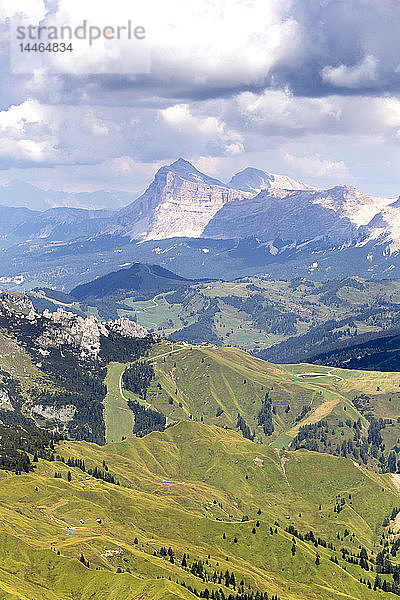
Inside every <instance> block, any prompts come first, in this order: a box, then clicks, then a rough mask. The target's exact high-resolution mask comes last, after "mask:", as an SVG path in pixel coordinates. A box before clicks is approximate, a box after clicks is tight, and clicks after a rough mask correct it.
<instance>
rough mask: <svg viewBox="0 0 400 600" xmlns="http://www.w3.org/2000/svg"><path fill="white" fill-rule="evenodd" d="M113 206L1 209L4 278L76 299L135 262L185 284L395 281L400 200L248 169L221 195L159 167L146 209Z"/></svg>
mask: <svg viewBox="0 0 400 600" xmlns="http://www.w3.org/2000/svg"><path fill="white" fill-rule="evenodd" d="M42 191H43V190H42ZM127 199H128V198H127V197H126V198H125V200H127ZM129 199H131V198H129ZM0 205H1V188H0ZM113 206H115V207H116V210H108V209H103V210H88V209H82V208H70V207H57V208H50V209H48V210H46V211H42V212H38V211H29V210H28V209H24V208H18V209H12V208H6V207H1V206H0V216H1V214H2V213H3V214H4V215H5V218H4V220H3V223H2V225H0V240H1V244H2V249H3V252H4V254H3V256H1V255H0V267H1V268H2V269H3V275H2V277H5V278H7V277H8V278H9V277H10V276H11V277H17V278H18V281H22V280H23V279H31V278H32V279H34V282H35V283H34V285H35V286H36V285H37V283H38V282H40V285H47V286H49V285H50V286H56V287H58V288H63V289H65V288H69V289H71V288H72V287H75V286H76V285H77V284H79V283H83V282H84V281H90V280H91V279H94V278H95V277H96V276H99V275H100V276H103V275H104V274H105V273H107V272H109V271H110V270H111V269H115V268H118V267H122V266H124V265H126V264H127V263H132V262H136V261H140V262H145V263H150V264H151V263H154V262H158V263H159V264H161V265H163V266H164V267H166V268H167V269H168V268H170V270H172V271H174V272H177V273H180V274H181V275H185V276H186V277H188V278H189V279H190V278H192V277H200V278H210V277H222V278H232V277H238V276H243V275H246V274H256V273H261V274H262V273H265V272H269V273H270V274H271V276H274V277H277V276H278V277H282V276H285V277H286V276H289V277H297V276H309V275H310V274H312V273H314V271H316V270H317V271H319V272H320V274H319V275H318V277H319V278H321V277H322V278H323V277H326V278H332V277H343V276H345V275H351V274H357V275H360V276H364V277H370V276H373V277H376V276H380V275H379V274H380V273H381V274H382V273H384V276H385V277H386V276H387V273H390V275H391V276H395V277H399V276H400V260H399V259H400V255H399V256H398V251H399V250H400V226H399V225H398V223H400V202H399V200H393V199H389V198H379V197H374V196H369V195H367V194H363V193H362V192H360V191H359V190H358V189H356V188H355V187H352V186H347V185H338V186H335V187H333V188H331V189H325V190H324V189H316V188H310V187H309V186H307V185H305V184H303V183H301V182H297V181H295V180H293V179H291V178H290V177H286V176H284V175H272V174H270V173H266V172H264V171H261V170H259V169H254V168H251V167H248V168H246V169H244V170H242V171H240V172H239V173H237V174H236V175H234V176H233V177H232V178H231V179H230V181H229V182H228V183H223V182H222V181H220V180H218V179H216V178H214V177H210V176H208V175H206V174H204V173H201V172H200V171H199V170H198V169H197V168H196V167H194V166H193V165H192V164H191V163H190V162H188V161H186V160H184V159H182V158H180V159H178V160H177V161H175V162H174V163H172V164H170V165H166V166H163V167H161V168H160V169H159V170H158V171H157V173H156V174H155V177H154V179H153V181H152V182H151V184H150V185H149V187H148V188H147V189H146V190H145V192H144V193H143V194H142V195H141V196H140V197H139V198H134V199H133V201H131V202H130V203H128V204H126V205H125V206H123V207H122V208H118V202H117V201H115V202H114V204H113ZM168 240H171V242H170V244H169V243H168ZM203 240H204V241H203ZM166 241H167V244H165V243H163V242H166ZM214 241H215V242H214ZM225 241H228V243H225ZM220 242H221V243H220ZM92 253H93V254H92ZM199 253H201V254H199ZM78 255H79V257H78ZM315 255H317V256H315ZM345 255H346V256H345ZM61 256H63V257H65V258H64V259H62V262H63V263H64V262H65V265H66V266H67V268H66V269H64V264H61V263H60V264H59V263H58V262H57V260H58V258H60V260H61ZM119 259H122V260H119ZM23 265H26V266H25V267H24V266H23ZM28 265H29V266H28ZM215 265H216V267H217V269H218V270H217V271H216V270H215ZM279 265H282V268H281V267H280V266H279ZM283 265H285V268H286V266H287V269H289V271H285V272H284V274H282V273H283V271H282V269H283ZM322 265H323V266H322ZM350 265H353V266H351V267H350ZM71 269H72V270H71ZM193 269H195V272H194V273H193ZM321 269H323V270H324V273H322V270H321ZM325 271H326V273H325ZM392 271H393V272H392ZM57 272H59V273H60V277H59V276H58V275H56V273H57ZM63 273H64V275H62V274H63ZM20 276H21V277H22V279H21V277H20ZM5 281H6V280H5ZM16 281H17V280H16ZM63 286H64V287H63Z"/></svg>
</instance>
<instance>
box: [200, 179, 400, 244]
mask: <svg viewBox="0 0 400 600" xmlns="http://www.w3.org/2000/svg"><path fill="white" fill-rule="evenodd" d="M389 202H390V201H389V200H388V199H385V198H374V197H371V196H367V195H365V194H362V193H361V192H359V191H358V190H357V189H356V188H353V187H348V186H337V187H334V188H332V189H330V190H279V189H276V190H275V189H269V190H265V191H262V192H260V194H258V195H257V196H256V197H255V198H250V199H246V200H243V201H242V202H237V203H234V204H233V203H232V204H230V205H226V206H224V207H223V208H222V209H221V210H220V211H219V212H218V213H217V214H216V215H215V217H214V218H213V219H212V220H211V221H210V222H209V223H208V225H207V227H206V228H205V230H204V232H203V237H210V238H244V237H247V236H255V237H257V238H258V239H259V240H263V241H271V240H274V239H277V238H281V239H283V240H291V241H305V240H311V239H316V238H318V237H327V238H329V239H331V240H332V241H333V242H335V243H337V244H341V243H343V242H352V241H355V240H357V239H359V238H365V237H367V236H368V235H370V230H369V228H368V224H369V222H370V221H371V219H373V218H374V216H375V215H376V214H378V213H379V211H381V210H382V209H383V208H384V207H385V206H386V205H387V204H388V203H389Z"/></svg>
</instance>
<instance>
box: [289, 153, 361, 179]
mask: <svg viewBox="0 0 400 600" xmlns="http://www.w3.org/2000/svg"><path fill="white" fill-rule="evenodd" d="M284 160H285V162H286V163H287V164H288V168H289V169H290V170H291V171H293V170H294V169H295V170H296V172H300V173H302V174H304V175H305V176H311V177H324V178H328V177H332V176H335V177H338V176H340V177H348V175H349V171H348V169H347V167H346V165H345V163H344V161H343V160H339V161H334V160H327V159H323V158H321V156H320V155H319V154H313V155H310V156H294V155H293V154H289V153H285V155H284Z"/></svg>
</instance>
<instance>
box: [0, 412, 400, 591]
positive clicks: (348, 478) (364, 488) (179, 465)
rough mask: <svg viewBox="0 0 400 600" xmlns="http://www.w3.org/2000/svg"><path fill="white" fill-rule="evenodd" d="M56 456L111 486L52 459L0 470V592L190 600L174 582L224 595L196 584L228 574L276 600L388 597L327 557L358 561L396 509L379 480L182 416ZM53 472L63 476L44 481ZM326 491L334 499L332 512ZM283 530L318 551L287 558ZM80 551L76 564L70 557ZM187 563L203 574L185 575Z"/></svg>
mask: <svg viewBox="0 0 400 600" xmlns="http://www.w3.org/2000/svg"><path fill="white" fill-rule="evenodd" d="M57 452H59V454H60V455H62V456H64V458H65V459H67V458H68V457H75V458H81V459H84V460H85V464H86V469H88V468H89V467H92V468H93V467H94V466H98V467H101V465H102V464H103V461H105V462H106V464H107V465H108V468H109V471H110V472H112V473H113V474H115V475H116V476H117V478H118V479H119V481H120V483H121V485H119V486H116V485H112V484H107V483H105V482H102V481H100V480H96V479H94V478H93V477H90V476H88V475H87V473H84V472H82V471H81V470H80V469H77V468H75V467H67V466H66V465H65V464H64V463H62V462H60V461H55V462H53V463H49V462H46V461H44V460H41V459H40V460H39V464H38V466H37V469H36V471H35V473H33V474H24V475H20V476H17V475H14V474H8V473H5V472H0V519H1V522H2V534H1V536H0V590H3V596H2V595H1V593H0V598H1V597H4V598H7V599H11V598H23V599H24V600H25V599H29V600H33V599H34V600H36V599H38V598H45V599H46V600H47V599H49V600H53V599H55V598H61V599H62V600H64V599H68V600H72V599H74V600H75V599H78V598H79V599H80V600H86V599H87V600H89V598H90V599H91V600H103V599H104V600H105V599H106V598H107V599H110V598H113V599H114V598H115V599H118V600H119V599H120V598H124V599H125V598H127V599H129V600H133V599H135V598H142V597H143V598H145V597H146V598H148V600H156V599H157V600H158V599H159V600H161V599H163V600H164V599H165V600H189V599H190V598H194V596H193V594H190V592H188V590H187V589H185V588H184V587H182V586H181V585H180V584H182V583H185V585H186V586H191V587H192V588H196V589H197V591H198V592H200V591H201V590H204V589H205V588H206V587H207V588H208V589H209V590H218V589H220V588H221V589H223V590H224V592H225V595H226V596H228V595H229V593H232V592H233V591H234V590H233V587H232V585H230V587H229V588H227V587H225V585H224V580H223V581H222V582H218V580H217V581H216V582H213V581H210V580H209V579H213V578H214V577H215V576H214V575H213V574H214V572H217V573H218V572H220V571H222V573H225V572H226V570H227V569H228V570H229V571H230V572H233V573H234V574H235V579H236V582H241V581H242V580H243V584H244V588H245V590H248V587H249V586H250V588H251V589H252V590H254V591H256V590H257V589H258V590H261V591H268V592H269V593H270V594H278V595H279V596H280V598H281V599H282V600H298V599H299V598H301V599H302V600H317V599H318V600H336V599H337V600H339V599H341V600H343V598H347V599H354V600H355V599H358V600H369V599H371V600H372V599H374V598H378V597H384V598H388V600H389V599H390V598H395V596H394V595H392V594H390V593H388V594H385V595H384V596H382V595H381V592H374V591H373V590H369V589H368V587H367V586H366V585H365V584H363V583H360V581H359V579H360V578H362V579H364V578H365V579H366V580H369V581H371V582H373V580H374V577H375V574H374V573H372V572H370V571H368V572H367V571H365V570H363V569H360V567H359V565H353V564H350V563H348V562H346V561H345V560H343V558H342V554H341V552H340V549H341V548H342V547H344V548H346V549H348V550H349V551H350V552H353V553H354V554H355V555H356V554H358V553H359V547H360V545H362V546H364V547H365V548H366V549H367V551H368V556H369V557H371V559H373V558H374V556H375V555H376V552H377V551H378V550H379V548H380V545H379V544H380V540H381V538H380V535H381V533H382V532H383V527H382V522H383V520H384V518H385V517H386V516H388V515H390V513H391V511H392V509H393V507H395V506H397V505H398V504H399V503H400V498H399V494H398V492H397V490H396V489H395V487H394V486H393V485H392V483H391V480H390V478H389V476H387V475H384V476H382V475H381V476H379V475H376V474H373V473H369V472H368V471H366V470H364V469H362V468H359V467H357V466H355V465H354V464H353V463H352V462H351V461H350V460H346V459H340V458H336V457H332V456H327V455H322V454H315V453H311V452H306V451H302V450H301V451H297V452H281V451H278V450H275V449H273V448H272V447H269V446H267V445H259V444H255V443H253V442H250V441H249V440H246V439H244V438H242V437H241V436H239V435H238V434H237V433H235V432H232V431H229V430H225V429H223V428H220V427H215V426H208V425H204V424H201V423H194V422H190V421H186V422H182V423H180V424H178V425H176V426H174V427H171V428H168V429H167V430H166V431H165V432H162V433H160V432H157V433H152V434H150V435H148V436H146V437H145V438H142V439H129V440H126V441H124V442H119V443H114V444H108V445H106V446H103V447H99V446H96V445H95V444H90V443H88V442H71V441H66V442H62V443H61V444H60V445H59V447H58V448H57ZM56 470H57V471H60V472H62V475H63V478H62V479H55V478H54V471H56ZM67 470H70V472H71V474H72V480H71V481H70V482H68V481H66V473H67ZM350 495H351V497H350ZM338 498H343V499H344V500H345V503H344V508H343V509H342V510H341V511H340V513H337V512H336V511H335V510H334V507H335V505H336V504H337V502H338ZM243 517H247V518H248V520H244V521H243V520H242V519H243ZM97 519H101V522H100V523H98V522H97ZM81 521H83V522H81ZM289 525H293V527H295V528H296V529H298V530H299V531H300V532H302V533H305V532H306V531H309V530H310V529H312V530H313V531H314V533H315V535H316V536H317V537H318V536H319V537H321V538H323V540H325V542H326V543H328V544H331V548H326V547H324V545H323V544H322V545H321V543H320V544H319V545H318V546H317V547H316V546H315V545H314V544H313V543H312V542H310V541H301V540H299V539H297V540H296V544H295V546H296V548H295V555H293V554H292V550H291V549H292V547H293V539H294V538H293V536H292V535H291V534H289V533H288V532H287V531H286V530H285V529H286V528H287V527H288V526H289ZM346 529H347V530H348V532H349V535H347V533H346ZM162 546H165V547H167V548H168V547H171V549H172V551H173V555H174V562H173V563H172V562H170V561H169V559H168V557H166V558H163V556H162V555H160V548H161V547H162ZM57 552H59V553H60V554H57ZM317 552H318V553H319V556H320V564H319V565H317V564H316V554H317ZM81 553H83V554H84V556H85V558H86V560H89V562H90V566H89V568H87V567H85V566H84V565H82V564H81V563H79V561H78V560H77V559H78V558H79V556H80V554H81ZM183 554H186V555H188V567H184V566H182V559H183ZM331 557H336V558H337V559H338V564H335V563H333V562H332V561H331V560H330V558H331ZM198 560H201V561H204V569H205V575H204V576H203V578H201V577H199V576H197V575H196V574H194V573H193V572H191V571H192V565H193V563H194V562H195V561H198ZM369 564H370V566H373V564H372V562H370V563H369ZM117 568H119V569H120V570H121V571H124V572H122V573H117V572H116V570H117ZM129 571H130V572H129ZM169 578H171V581H170V580H169ZM217 579H218V577H217ZM177 581H178V582H180V584H177V583H176V582H177ZM239 587H240V585H239ZM236 591H238V587H236Z"/></svg>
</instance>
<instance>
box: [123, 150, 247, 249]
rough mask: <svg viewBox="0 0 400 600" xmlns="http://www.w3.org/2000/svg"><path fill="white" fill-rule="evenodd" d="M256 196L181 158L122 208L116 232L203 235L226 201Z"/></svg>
mask: <svg viewBox="0 0 400 600" xmlns="http://www.w3.org/2000/svg"><path fill="white" fill-rule="evenodd" d="M253 195H254V193H252V192H245V191H241V190H237V189H232V188H230V187H228V186H227V185H226V184H223V183H222V182H221V181H218V180H217V179H213V178H212V177H208V176H207V175H204V174H203V173H200V171H198V170H197V169H195V167H193V165H191V164H190V163H188V162H187V161H184V160H182V159H180V160H178V161H176V163H173V164H172V165H170V166H169V167H162V168H161V169H160V170H159V171H158V172H157V174H156V176H155V178H154V181H153V183H152V184H151V185H150V187H149V188H148V189H147V190H146V191H145V193H144V194H143V195H142V196H141V197H140V198H138V199H137V200H136V201H135V202H133V203H132V204H130V205H129V206H127V207H125V208H124V209H122V210H121V211H119V213H118V217H117V219H116V222H115V224H114V226H113V228H112V232H113V233H120V234H122V235H129V236H130V237H131V239H139V240H147V239H154V240H157V239H165V238H170V237H200V236H201V234H202V232H203V230H204V228H205V227H206V225H207V223H208V222H209V221H210V220H211V219H212V218H213V216H214V215H215V214H216V213H217V212H218V211H219V210H220V209H221V208H222V207H223V206H224V205H225V204H227V203H230V202H234V201H239V200H243V198H248V197H251V196H253Z"/></svg>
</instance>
